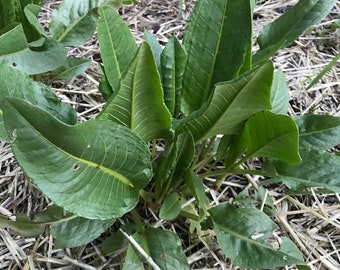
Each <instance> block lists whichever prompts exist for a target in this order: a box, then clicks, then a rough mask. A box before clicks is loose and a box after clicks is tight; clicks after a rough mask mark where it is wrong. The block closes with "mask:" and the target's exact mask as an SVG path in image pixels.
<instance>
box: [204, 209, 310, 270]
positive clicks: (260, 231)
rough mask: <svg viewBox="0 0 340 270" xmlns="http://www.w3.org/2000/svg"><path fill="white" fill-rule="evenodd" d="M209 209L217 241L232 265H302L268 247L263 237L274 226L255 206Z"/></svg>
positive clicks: (264, 266)
mask: <svg viewBox="0 0 340 270" xmlns="http://www.w3.org/2000/svg"><path fill="white" fill-rule="evenodd" d="M209 212H210V214H211V218H212V220H213V223H214V229H215V232H216V237H217V241H218V243H219V245H220V247H221V249H222V250H223V252H224V254H225V255H226V256H227V257H228V258H230V259H231V260H232V262H233V264H235V265H237V266H240V267H244V268H252V269H253V268H274V267H280V266H286V265H290V264H299V265H304V264H305V263H304V262H303V261H301V260H300V258H295V257H292V256H290V255H289V254H287V253H285V252H282V251H279V250H275V249H273V248H272V247H271V245H270V244H269V243H268V241H267V240H268V238H269V237H270V236H271V235H272V233H273V231H274V230H275V229H276V228H277V226H276V224H275V223H274V222H273V221H272V220H271V219H270V218H269V217H268V216H267V215H266V214H264V213H263V212H261V211H259V210H257V209H256V208H252V207H242V208H237V207H235V206H233V205H231V204H221V205H218V206H215V207H214V208H212V209H210V211H209ZM264 258H265V259H264Z"/></svg>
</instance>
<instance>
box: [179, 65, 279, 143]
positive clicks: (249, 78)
mask: <svg viewBox="0 0 340 270" xmlns="http://www.w3.org/2000/svg"><path fill="white" fill-rule="evenodd" d="M272 78H273V66H272V64H271V63H267V64H266V65H263V66H262V67H260V68H258V69H255V70H254V71H252V72H249V73H246V74H244V75H243V76H241V77H240V78H238V79H235V80H233V81H230V82H225V83H219V84H217V85H216V88H215V91H214V94H213V96H212V99H211V101H210V103H209V105H208V107H207V108H204V107H202V109H201V110H199V111H196V112H194V113H192V114H191V115H189V116H188V118H187V119H185V120H183V122H182V123H180V124H179V127H176V129H178V131H179V132H180V131H190V132H191V133H192V135H193V137H194V140H195V141H200V140H203V139H206V138H209V137H212V136H215V135H218V134H234V133H237V132H239V131H240V129H241V128H242V124H243V122H244V121H245V120H246V119H248V118H249V117H250V116H251V115H252V114H254V113H256V112H259V111H262V110H268V109H271V105H270V89H271V83H272Z"/></svg>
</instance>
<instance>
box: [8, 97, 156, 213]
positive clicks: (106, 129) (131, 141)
mask: <svg viewBox="0 0 340 270" xmlns="http://www.w3.org/2000/svg"><path fill="white" fill-rule="evenodd" d="M3 112H4V122H5V126H6V130H7V132H8V135H9V136H10V138H11V147H12V150H13V153H14V155H15V157H16V159H17V161H18V163H19V164H20V166H21V167H22V169H23V170H24V172H25V173H26V174H27V175H28V177H29V178H31V179H32V181H33V182H34V183H35V184H36V185H37V186H38V188H39V189H41V190H42V192H44V194H45V195H46V196H47V197H49V198H50V199H51V200H52V201H54V202H55V203H56V204H57V205H60V206H62V207H63V208H65V209H66V210H68V211H70V212H72V213H75V214H76V215H78V216H81V217H85V218H89V219H109V218H112V217H114V216H121V215H123V214H125V213H126V212H128V211H130V210H131V209H133V208H134V207H135V206H136V204H137V202H138V193H139V190H140V189H141V188H144V187H145V185H146V184H147V183H148V182H149V180H150V179H151V176H152V166H151V162H150V153H149V149H148V147H147V145H146V144H145V143H144V142H142V141H141V140H140V139H139V137H138V136H136V135H135V134H134V133H132V132H131V131H130V130H129V129H127V128H126V127H124V126H121V125H117V124H116V123H113V122H111V121H102V120H96V121H95V120H92V121H87V122H85V123H82V124H80V125H76V126H68V125H65V124H63V123H62V122H60V121H58V120H57V119H56V118H54V117H53V116H52V115H51V114H49V113H47V112H46V111H44V110H42V109H40V108H38V107H36V106H33V105H30V104H29V103H27V102H25V101H23V100H19V99H12V98H7V99H6V101H5V103H4V107H3Z"/></svg>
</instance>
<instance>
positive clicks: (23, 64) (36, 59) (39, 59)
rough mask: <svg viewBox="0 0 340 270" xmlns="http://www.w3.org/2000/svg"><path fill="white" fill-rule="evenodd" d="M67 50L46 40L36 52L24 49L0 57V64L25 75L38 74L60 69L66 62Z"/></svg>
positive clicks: (54, 42) (27, 48) (56, 43)
mask: <svg viewBox="0 0 340 270" xmlns="http://www.w3.org/2000/svg"><path fill="white" fill-rule="evenodd" d="M66 54H67V50H66V49H65V48H64V47H63V46H62V45H61V44H60V43H58V42H56V41H54V40H46V41H45V43H44V45H43V46H42V47H41V48H39V50H37V48H34V50H31V49H30V48H29V47H26V48H25V49H23V50H20V51H16V52H13V53H11V54H5V55H0V64H6V65H8V66H11V67H14V68H16V69H19V70H21V71H23V72H25V73H27V74H30V75H31V74H39V73H44V72H47V71H51V70H54V69H56V68H57V67H60V66H61V65H62V64H63V63H64V62H65V60H66Z"/></svg>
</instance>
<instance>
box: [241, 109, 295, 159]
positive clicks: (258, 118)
mask: <svg viewBox="0 0 340 270" xmlns="http://www.w3.org/2000/svg"><path fill="white" fill-rule="evenodd" d="M298 142H299V133H298V129H297V126H296V124H295V122H294V120H293V119H292V118H290V117H289V116H286V115H279V114H274V113H271V112H269V111H264V112H259V113H257V114H255V115H253V116H252V117H250V118H249V119H248V121H247V122H246V124H245V127H244V129H243V132H242V136H241V140H240V145H239V147H240V149H241V150H244V149H245V148H246V154H245V157H244V159H246V158H250V157H273V158H277V159H280V160H282V161H284V162H287V163H288V164H290V165H297V164H299V163H300V162H301V159H300V156H299V145H298Z"/></svg>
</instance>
